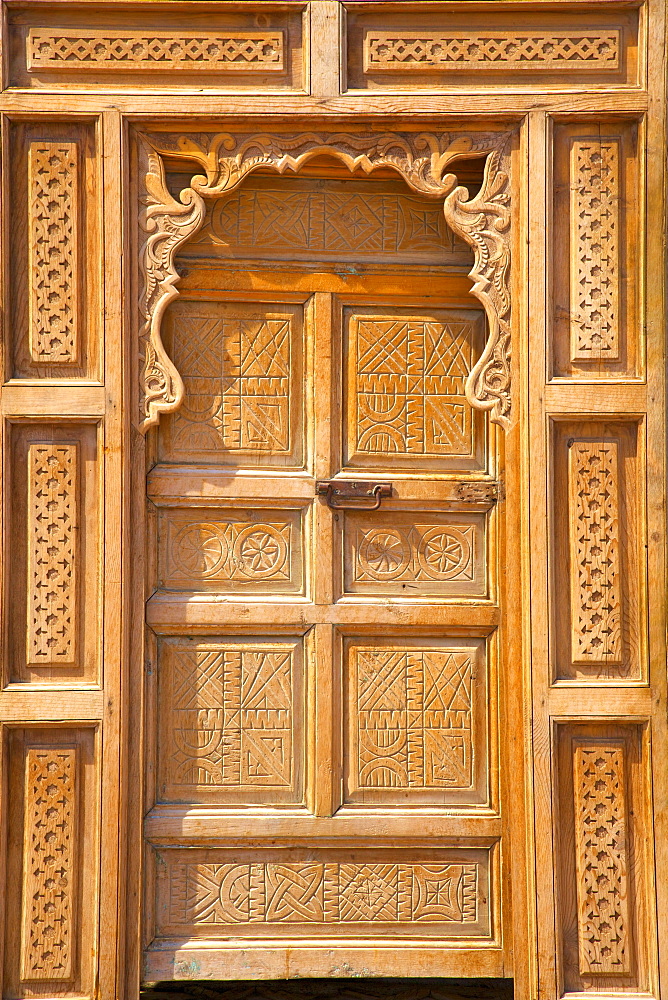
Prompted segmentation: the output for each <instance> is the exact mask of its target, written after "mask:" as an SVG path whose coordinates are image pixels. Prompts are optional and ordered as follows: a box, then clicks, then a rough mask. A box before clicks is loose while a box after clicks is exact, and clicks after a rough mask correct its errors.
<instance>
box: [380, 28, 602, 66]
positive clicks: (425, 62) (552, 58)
mask: <svg viewBox="0 0 668 1000" xmlns="http://www.w3.org/2000/svg"><path fill="white" fill-rule="evenodd" d="M620 58H621V32H620V31H619V30H617V29H614V28H611V29H609V30H606V31H591V30H589V31H587V30H584V31H580V32H578V31H573V30H572V29H570V28H564V29H560V28H555V29H550V30H549V31H540V30H533V31H531V30H530V31H527V30H523V29H516V28H513V29H512V30H503V29H501V30H492V31H480V30H475V29H468V30H467V29H453V30H450V31H443V30H438V31H436V30H430V29H428V28H427V29H425V30H422V31H406V30H403V29H401V30H397V31H387V30H383V31H377V30H368V31H367V33H366V37H365V40H364V69H365V72H367V73H373V72H378V71H381V72H392V71H399V72H406V71H407V70H422V71H424V70H425V69H430V68H439V69H447V70H467V71H471V70H472V69H477V68H483V67H484V69H485V70H487V71H489V70H495V69H499V70H513V71H516V70H533V71H535V70H554V69H563V70H569V69H576V70H587V71H591V72H600V71H601V70H617V69H619V65H620Z"/></svg>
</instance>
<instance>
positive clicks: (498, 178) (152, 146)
mask: <svg viewBox="0 0 668 1000" xmlns="http://www.w3.org/2000/svg"><path fill="white" fill-rule="evenodd" d="M507 139H508V136H507V134H506V133H498V132H489V133H482V132H474V133H466V134H463V133H444V134H439V135H436V134H433V133H424V132H423V133H401V134H354V133H350V134H348V133H338V134H318V133H314V132H308V133H301V134H299V135H282V134H275V135H252V136H247V135H236V136H234V135H230V134H228V133H224V134H216V135H214V134H197V135H175V134H171V133H165V134H146V135H143V136H140V138H139V172H140V178H141V180H142V183H143V189H142V192H141V195H140V200H141V207H140V212H139V230H140V241H139V245H140V250H139V268H140V303H139V305H140V310H139V312H140V329H139V427H140V429H141V431H142V432H145V431H146V430H147V429H148V428H149V427H151V426H152V425H153V424H157V422H158V420H159V419H160V415H161V414H162V413H167V412H169V411H170V410H175V409H177V407H178V406H179V405H180V404H181V402H182V400H183V396H184V387H183V381H182V379H181V376H180V375H179V373H178V371H177V370H176V368H175V366H174V364H173V363H172V361H171V360H170V358H169V357H168V355H167V352H166V351H165V348H164V346H163V343H162V338H161V334H160V327H161V323H162V317H163V316H164V313H165V309H166V308H167V306H168V305H169V303H170V302H171V301H172V300H173V299H175V298H176V297H177V296H178V291H177V289H176V285H177V283H178V281H179V275H178V273H177V271H176V268H175V257H176V253H177V251H178V250H179V248H180V247H181V246H182V245H183V244H184V243H185V242H186V241H187V240H188V239H190V238H191V237H192V236H194V235H195V233H196V232H197V231H198V230H199V228H200V227H201V225H202V223H203V222H204V217H205V213H206V202H205V199H207V198H215V197H219V196H221V195H224V194H228V193H229V192H231V191H233V190H234V189H235V188H236V187H238V186H239V184H241V182H242V181H243V179H244V178H245V177H246V176H247V175H249V174H251V173H252V172H253V171H255V170H259V169H267V168H268V169H271V170H275V171H276V172H277V173H279V174H283V173H286V172H288V171H289V172H292V173H296V172H298V171H299V170H300V169H301V167H302V166H303V165H304V164H305V163H307V162H308V161H309V160H311V159H313V158H314V157H316V156H322V155H329V156H332V157H335V158H336V159H337V160H339V161H340V162H342V163H343V164H345V166H347V167H348V169H349V170H350V171H351V172H352V171H356V170H361V171H363V172H364V173H367V174H369V173H371V172H372V171H373V170H375V169H377V168H378V167H391V168H393V169H394V170H396V171H397V172H398V173H399V174H400V175H401V176H402V177H403V178H404V180H405V181H406V183H407V184H408V185H409V187H411V188H412V189H413V190H414V191H417V192H419V193H420V194H424V195H427V196H428V197H432V198H439V199H443V211H444V214H445V220H446V222H447V224H448V225H449V226H450V228H451V229H452V230H453V231H454V232H455V234H456V235H457V236H459V237H460V238H461V239H463V240H464V241H465V242H466V243H468V244H469V245H470V246H471V247H472V249H473V252H474V265H473V268H472V269H471V271H470V273H469V277H470V278H471V279H472V281H473V288H472V289H471V291H472V294H473V295H475V296H476V298H477V299H478V300H479V301H480V302H481V303H482V305H483V307H484V309H485V312H486V314H487V319H488V325H489V332H488V337H487V341H486V344H485V347H484V350H483V352H482V355H481V356H480V358H479V360H478V361H477V363H476V364H475V366H474V367H473V369H472V370H471V372H470V374H469V377H468V379H467V383H466V396H467V399H468V400H469V402H470V404H471V406H473V407H475V408H477V409H481V410H489V411H490V419H491V420H492V421H494V422H495V423H498V424H500V425H501V426H502V427H504V428H505V429H507V428H508V427H509V425H510V418H511V353H510V352H511V333H510V331H511V325H510V315H511V300H510V291H509V285H508V282H509V272H510V228H511V209H510V182H509V175H508V171H507V169H504V166H505V160H506V154H505V152H504V150H505V146H506V143H507ZM481 156H486V162H485V170H484V176H483V183H482V187H481V188H480V191H479V192H478V193H477V194H476V195H475V197H473V198H470V199H469V193H468V190H467V189H466V188H465V187H461V186H459V185H458V182H457V176H456V174H454V173H451V172H449V171H448V166H449V165H450V164H451V163H452V162H453V161H455V160H460V159H463V158H473V157H481ZM165 157H177V158H178V159H179V160H184V159H186V160H192V161H193V162H194V163H195V164H197V165H198V166H199V168H200V169H201V170H202V171H203V172H202V173H198V174H196V175H195V176H193V178H192V180H191V182H190V186H189V187H186V188H184V189H183V190H182V191H181V193H180V195H179V196H178V198H175V197H174V196H173V195H172V194H171V193H170V191H169V189H168V187H167V181H166V176H165V166H164V158H165Z"/></svg>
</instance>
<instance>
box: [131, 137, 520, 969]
mask: <svg viewBox="0 0 668 1000" xmlns="http://www.w3.org/2000/svg"><path fill="white" fill-rule="evenodd" d="M150 141H151V142H153V143H154V144H155V146H157V147H158V148H164V149H169V146H170V139H169V137H168V136H167V137H165V136H154V137H152V138H151V140H150ZM203 141H204V140H203V137H201V136H200V137H198V138H197V140H196V142H195V144H194V145H192V147H191V154H192V153H196V152H197V144H201V143H202V142H203ZM215 141H216V140H215V139H214V142H215ZM245 141H246V140H245V138H244V137H243V136H242V137H240V138H239V148H243V144H244V142H245ZM404 141H406V142H407V143H409V144H410V143H411V142H412V141H413V140H412V139H411V137H410V135H409V136H407V137H406V139H405V140H404ZM434 141H439V142H440V145H441V148H442V150H443V157H444V159H447V143H448V142H449V141H450V140H448V139H447V137H446V138H444V137H441V138H440V139H439V140H436V138H434ZM461 141H462V140H459V142H458V141H457V139H456V138H455V137H453V141H452V142H451V146H452V152H451V156H456V150H457V148H458V145H459V144H460V143H461ZM474 141H478V142H481V141H482V142H484V141H485V140H484V139H481V138H478V139H477V140H474ZM187 143H188V140H187V139H185V138H184V137H181V138H180V141H179V146H180V154H179V155H180V156H181V157H183V156H184V155H185V154H186V151H187ZM472 144H473V143H472ZM356 145H357V146H362V145H366V147H367V149H368V155H369V157H372V156H375V155H378V150H379V149H382V145H383V144H382V142H381V143H380V144H377V143H376V142H375V141H374V140H373V139H372V138H371V137H368V136H366V135H362V134H360V135H359V136H358V137H357V138H356V137H355V136H349V137H339V138H338V139H337V140H335V141H334V142H331V141H329V142H328V137H327V136H326V135H324V136H323V137H322V139H321V140H320V141H318V140H314V139H313V138H305V139H301V140H300V139H297V140H295V139H294V138H292V137H289V136H286V135H281V134H280V133H279V134H277V135H276V136H275V137H274V138H273V139H272V140H271V143H267V151H268V159H267V165H268V166H269V165H270V163H271V158H272V157H273V156H279V155H281V153H282V148H283V147H284V146H287V147H288V148H291V149H295V150H297V149H299V148H300V147H301V148H302V150H304V151H306V150H309V155H310V153H311V152H325V151H326V152H327V153H328V155H321V156H320V157H319V159H316V160H313V161H310V160H309V159H308V158H305V166H303V167H302V169H300V170H299V173H298V174H297V176H296V177H288V178H284V177H280V176H274V177H270V176H262V175H261V174H252V175H251V176H249V177H248V178H247V179H245V180H244V181H243V183H242V184H240V185H239V186H238V187H236V188H235V190H233V191H232V192H231V193H229V194H221V195H220V196H218V197H216V198H214V199H212V200H210V201H209V200H208V199H207V203H206V214H205V216H204V218H203V223H202V226H201V228H200V229H199V231H198V232H197V233H196V234H195V235H193V236H192V237H191V238H190V239H189V241H188V242H186V243H183V245H182V247H181V248H180V250H179V252H178V254H177V256H176V258H175V266H176V268H177V269H178V270H180V271H182V278H181V281H180V284H179V296H178V300H177V301H175V302H173V303H172V304H171V305H170V306H169V307H168V309H167V311H166V313H165V317H164V320H163V323H162V338H163V342H164V348H165V352H166V356H167V357H168V358H169V359H170V361H171V363H172V364H173V365H174V366H175V368H176V370H177V371H178V373H179V376H180V378H181V379H182V380H183V386H184V395H183V402H182V403H181V405H180V406H179V407H178V409H175V410H174V411H173V412H168V413H165V414H164V415H163V416H162V417H161V419H160V422H159V425H158V428H157V431H152V432H151V437H150V442H149V445H150V448H151V457H150V459H149V466H150V472H149V475H148V480H147V484H148V485H147V490H148V497H149V500H150V504H151V510H152V511H153V530H152V531H151V533H150V535H149V550H151V551H154V552H155V561H154V562H153V563H152V572H153V573H154V574H155V575H154V576H153V578H152V579H151V582H150V584H149V588H148V589H149V592H151V593H152V596H151V598H150V600H149V602H148V608H147V621H148V623H149V625H150V627H151V629H152V631H153V633H154V634H155V639H154V640H153V642H152V643H151V649H150V652H149V658H150V662H151V664H152V667H151V671H152V675H153V678H154V681H153V685H152V694H151V696H150V699H151V704H152V706H153V716H152V718H151V719H150V724H149V728H148V733H149V734H150V735H149V736H148V740H149V743H148V760H149V761H150V762H151V765H150V766H151V772H152V773H155V784H154V785H153V786H152V790H151V793H150V795H151V799H150V800H149V806H150V808H149V812H148V816H147V820H146V836H147V868H146V875H145V883H146V885H145V888H146V894H147V905H148V909H149V912H150V914H151V916H150V920H151V923H150V925H149V935H148V936H149V942H150V943H149V945H148V948H147V951H146V954H145V967H146V969H147V972H146V975H147V976H148V977H149V978H151V979H160V978H165V977H169V975H170V974H173V970H174V968H175V963H176V966H177V967H181V966H187V964H188V963H190V965H191V967H194V966H195V965H196V967H197V968H198V970H200V971H199V972H198V974H201V975H202V976H204V977H214V978H215V977H221V976H227V975H230V974H232V971H233V970H236V973H234V974H237V975H239V976H241V975H242V974H243V970H244V969H245V970H247V971H251V972H252V974H255V971H256V970H257V969H259V968H261V967H262V966H264V965H265V963H267V962H270V963H273V962H274V961H275V960H276V959H275V956H276V955H281V956H282V957H281V959H280V961H281V962H285V961H289V962H290V963H291V967H292V969H293V970H296V969H304V970H305V969H307V968H308V969H309V970H310V974H313V975H314V974H318V975H330V974H331V973H332V969H334V968H336V967H341V966H342V965H344V966H345V967H347V968H349V969H350V971H351V972H352V971H353V970H355V971H356V972H359V973H363V974H371V973H372V971H374V969H375V970H376V971H377V970H378V969H380V968H383V969H384V970H385V974H387V973H389V972H392V973H394V974H398V975H403V974H407V973H408V972H409V971H410V962H411V961H412V959H411V956H412V955H413V954H414V952H415V947H416V946H417V947H419V948H420V953H421V959H420V960H421V962H422V967H423V969H424V970H425V971H428V970H432V971H435V970H436V969H438V970H439V972H443V970H445V969H448V968H450V969H451V970H452V972H453V973H454V971H455V969H456V968H457V967H459V966H460V965H461V962H462V961H463V960H464V961H466V963H467V968H468V969H469V970H470V973H471V974H477V975H483V974H489V973H494V974H497V975H501V974H502V973H503V968H504V954H503V937H502V895H501V889H500V885H501V882H502V872H503V865H504V859H503V857H502V845H503V843H504V841H503V838H502V836H501V831H502V827H501V824H500V823H499V819H498V811H499V795H500V791H499V754H500V748H499V742H498V715H499V705H500V700H499V699H500V690H499V671H500V669H501V668H500V659H499V637H498V625H499V600H498V590H499V579H498V555H497V538H498V533H499V527H500V520H499V517H500V513H499V509H498V500H499V481H500V477H501V475H502V468H503V456H502V452H501V450H500V442H501V437H500V434H498V433H495V430H494V425H493V424H490V423H489V420H488V418H487V415H486V414H485V413H484V412H483V411H481V410H479V409H475V408H474V407H473V406H472V405H471V403H470V402H469V400H468V399H467V397H466V386H467V381H468V380H469V376H470V374H471V372H472V371H473V369H474V368H475V366H476V365H477V364H478V362H479V361H480V358H481V356H482V353H483V350H484V346H485V342H486V340H487V337H488V328H487V322H486V318H485V312H484V310H483V308H482V305H481V302H480V301H479V300H477V299H476V298H474V297H473V296H472V295H471V293H470V281H469V279H468V278H467V275H468V272H469V271H470V270H471V269H472V268H473V266H474V253H473V251H472V249H471V247H470V246H469V245H468V244H467V243H466V242H465V240H464V239H462V237H461V235H459V236H458V235H456V234H455V232H454V231H453V229H451V228H450V227H449V226H448V224H447V222H446V218H445V217H444V213H443V207H442V202H441V201H440V200H439V201H434V200H432V199H430V198H428V197H426V196H425V194H424V193H423V192H422V191H421V190H420V187H421V186H422V188H424V186H425V185H424V182H422V184H420V183H415V181H414V184H415V186H414V187H413V188H411V187H409V185H408V184H407V183H406V180H405V179H402V177H401V176H397V173H396V170H395V171H391V170H389V169H387V168H385V169H384V170H383V169H382V167H381V168H379V170H378V173H377V174H376V175H374V176H373V177H372V178H369V179H365V178H364V175H363V174H362V175H361V176H360V174H358V173H353V175H352V176H351V173H350V170H349V168H348V167H347V165H345V164H343V165H342V164H341V163H340V160H341V159H342V158H343V157H344V156H346V155H347V154H348V150H349V149H350V148H355V146H356ZM250 146H251V148H252V147H253V142H252V141H251V143H250ZM309 147H310V149H309ZM327 147H329V149H328V148H327ZM337 161H338V162H337ZM165 162H166V164H167V168H168V169H167V175H166V181H165V183H166V188H172V189H174V188H175V186H177V185H182V184H183V183H184V179H183V178H182V177H177V176H174V177H172V176H170V174H169V162H170V160H169V157H168V156H165ZM398 162H399V161H398V160H397V163H398ZM453 163H454V160H453ZM484 164H485V158H484V157H483V159H473V160H472V161H470V162H469V161H462V162H460V164H459V167H460V169H461V172H462V175H463V176H465V177H466V178H467V179H469V181H470V183H471V185H474V184H475V185H476V187H480V186H481V185H482V187H483V194H486V193H487V192H488V191H489V190H491V187H492V185H493V184H495V185H496V186H497V187H499V185H501V186H503V185H504V184H506V185H507V179H506V180H505V181H504V180H503V178H499V177H498V176H495V177H494V179H493V180H491V179H490V177H489V176H487V177H486V178H485V179H484V180H483V168H484ZM296 166H297V165H296ZM406 176H410V171H408V172H407V174H406ZM435 181H436V179H435V178H434V180H433V182H432V183H435ZM416 187H417V188H418V190H415V188H416ZM483 203H484V198H483V197H481V199H480V204H481V205H482V204H483ZM480 214H481V215H482V216H484V214H485V213H484V211H483V212H482V213H480ZM478 225H479V228H480V229H481V230H483V229H485V228H486V225H487V223H486V222H485V221H482V219H481V220H479V221H478ZM486 238H489V237H486ZM502 247H503V244H501V243H499V248H500V249H502ZM350 261H354V262H355V264H354V266H352V267H351V265H350V263H349V262H350ZM483 377H484V376H483ZM508 759H509V758H508V756H507V755H506V760H508ZM177 831H178V832H177ZM508 849H509V848H508ZM325 942H326V944H325ZM353 942H354V944H353ZM288 954H289V955H290V957H289V958H288V957H287V956H288ZM374 963H376V964H375V965H374ZM378 963H380V964H378ZM364 970H367V971H366V972H364Z"/></svg>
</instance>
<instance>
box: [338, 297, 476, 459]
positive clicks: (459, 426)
mask: <svg viewBox="0 0 668 1000" xmlns="http://www.w3.org/2000/svg"><path fill="white" fill-rule="evenodd" d="M484 326H485V323H484V317H483V314H482V312H481V311H479V310H475V309H415V310H408V309H400V308H392V307H385V308H372V307H365V308H349V309H346V310H345V312H344V328H345V329H344V334H345V335H344V343H345V349H346V353H347V360H346V388H345V395H346V400H345V404H346V405H345V421H346V427H345V442H346V445H345V447H346V452H345V462H346V464H347V465H349V466H351V467H353V468H385V469H386V468H392V469H395V468H398V469H406V470H411V469H413V470H415V471H421V470H427V469H441V470H444V471H445V470H448V469H477V468H480V467H481V465H482V457H483V454H482V450H483V441H484V430H483V427H484V424H483V418H482V415H481V414H480V413H474V411H473V409H472V407H471V406H470V404H469V403H468V401H467V399H466V394H465V385H466V379H467V377H468V374H469V372H470V371H471V368H472V367H473V365H474V364H475V362H476V360H477V358H478V356H479V352H480V350H481V347H482V340H483V336H484Z"/></svg>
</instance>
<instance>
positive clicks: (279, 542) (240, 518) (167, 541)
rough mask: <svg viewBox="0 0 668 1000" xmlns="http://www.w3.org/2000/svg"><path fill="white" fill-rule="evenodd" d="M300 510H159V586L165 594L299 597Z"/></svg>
mask: <svg viewBox="0 0 668 1000" xmlns="http://www.w3.org/2000/svg"><path fill="white" fill-rule="evenodd" d="M302 518H303V514H302V512H301V511H283V510H276V509H273V508H267V509H264V510H236V509H233V510H225V511H221V510H211V509H206V508H190V509H189V510H187V511H181V510H165V511H162V512H161V514H160V520H159V539H160V541H159V552H160V558H159V581H158V586H160V587H164V588H166V589H167V590H196V591H214V592H219V593H230V592H232V593H235V594H251V593H252V594H270V595H271V594H300V593H302V592H303V580H304V568H303V548H302Z"/></svg>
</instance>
